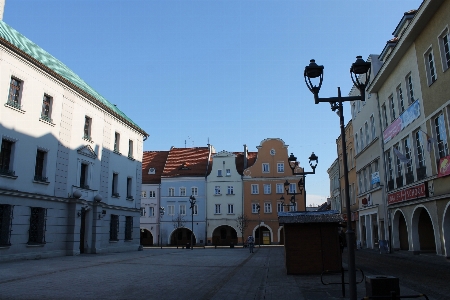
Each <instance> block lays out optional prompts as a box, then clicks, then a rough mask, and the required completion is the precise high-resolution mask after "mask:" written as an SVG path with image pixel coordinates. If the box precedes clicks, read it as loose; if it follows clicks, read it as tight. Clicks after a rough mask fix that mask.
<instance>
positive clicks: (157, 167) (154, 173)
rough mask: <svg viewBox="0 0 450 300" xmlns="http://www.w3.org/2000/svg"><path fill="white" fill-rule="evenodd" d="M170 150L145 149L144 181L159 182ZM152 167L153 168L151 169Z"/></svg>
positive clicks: (146, 182) (143, 161) (148, 182)
mask: <svg viewBox="0 0 450 300" xmlns="http://www.w3.org/2000/svg"><path fill="white" fill-rule="evenodd" d="M168 155H169V151H144V154H143V157H142V183H143V184H159V183H161V175H162V173H163V171H164V166H165V164H166V161H167V156H168ZM151 169H152V170H151Z"/></svg>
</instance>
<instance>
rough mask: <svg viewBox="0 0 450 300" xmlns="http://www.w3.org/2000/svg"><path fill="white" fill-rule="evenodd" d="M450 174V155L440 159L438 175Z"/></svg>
mask: <svg viewBox="0 0 450 300" xmlns="http://www.w3.org/2000/svg"><path fill="white" fill-rule="evenodd" d="M447 175H450V156H446V157H443V158H441V159H440V160H439V171H438V177H444V176H447Z"/></svg>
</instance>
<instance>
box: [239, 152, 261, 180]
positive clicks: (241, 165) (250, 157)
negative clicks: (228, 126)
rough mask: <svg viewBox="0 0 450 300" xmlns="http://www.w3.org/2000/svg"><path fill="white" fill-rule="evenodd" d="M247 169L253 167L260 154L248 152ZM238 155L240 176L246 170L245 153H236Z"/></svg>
mask: <svg viewBox="0 0 450 300" xmlns="http://www.w3.org/2000/svg"><path fill="white" fill-rule="evenodd" d="M247 153H248V155H247V168H248V167H251V166H253V164H254V163H255V161H256V156H257V155H258V152H247ZM234 154H235V155H236V170H237V172H238V173H239V174H241V175H242V174H243V172H244V170H245V169H246V168H244V153H243V152H234Z"/></svg>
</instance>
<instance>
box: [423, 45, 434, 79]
mask: <svg viewBox="0 0 450 300" xmlns="http://www.w3.org/2000/svg"><path fill="white" fill-rule="evenodd" d="M425 69H426V73H427V81H428V85H431V84H432V83H433V82H435V81H436V69H435V66H434V56H433V50H432V49H430V50H428V52H427V53H425Z"/></svg>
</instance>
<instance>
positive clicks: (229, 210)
mask: <svg viewBox="0 0 450 300" xmlns="http://www.w3.org/2000/svg"><path fill="white" fill-rule="evenodd" d="M228 214H234V205H233V204H228Z"/></svg>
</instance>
